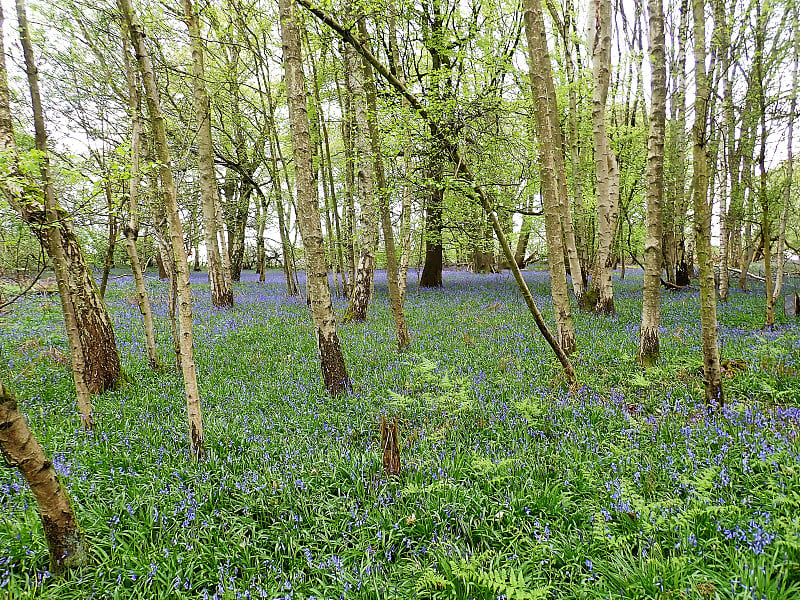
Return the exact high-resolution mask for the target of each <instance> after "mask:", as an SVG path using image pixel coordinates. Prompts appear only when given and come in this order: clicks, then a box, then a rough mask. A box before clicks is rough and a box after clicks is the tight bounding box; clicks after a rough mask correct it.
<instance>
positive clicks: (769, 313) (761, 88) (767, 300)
mask: <svg viewBox="0 0 800 600" xmlns="http://www.w3.org/2000/svg"><path fill="white" fill-rule="evenodd" d="M768 11H769V8H767V9H766V12H765V11H762V9H761V2H760V0H757V1H756V35H755V38H756V40H755V42H756V43H755V46H756V53H755V65H756V77H757V81H758V108H759V117H760V120H761V140H760V141H761V145H760V150H759V153H758V170H759V175H760V185H759V187H758V200H759V203H760V204H761V241H762V244H763V246H762V248H763V251H762V252H763V254H764V283H765V285H764V327H765V328H767V329H771V328H773V327H775V297H774V296H773V295H772V218H771V215H770V201H769V197H768V195H767V185H768V182H767V164H766V161H767V135H768V134H769V132H768V131H767V96H766V94H767V91H766V89H765V88H766V85H765V81H764V79H765V78H766V77H767V73H766V72H765V70H764V41H765V38H766V35H767V31H766V27H767V22H768V20H769V12H768Z"/></svg>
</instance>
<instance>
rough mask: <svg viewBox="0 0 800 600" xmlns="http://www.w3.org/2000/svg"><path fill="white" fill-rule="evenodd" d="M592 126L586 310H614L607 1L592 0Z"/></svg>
mask: <svg viewBox="0 0 800 600" xmlns="http://www.w3.org/2000/svg"><path fill="white" fill-rule="evenodd" d="M592 7H593V15H594V17H593V22H594V23H595V25H594V30H593V35H592V78H593V80H594V92H593V94H592V129H593V136H594V151H595V173H596V176H597V254H596V255H595V264H594V269H593V271H592V281H591V284H590V288H589V293H588V294H587V301H588V303H590V305H589V306H588V308H589V309H591V310H593V311H594V312H597V313H603V314H610V313H613V312H614V288H613V285H612V267H613V256H612V252H611V248H612V245H613V243H614V234H615V232H616V230H617V214H618V213H617V211H618V206H617V205H618V200H619V171H618V168H617V159H616V157H615V156H614V153H613V152H612V150H611V144H610V142H609V139H608V134H607V132H606V99H607V97H608V86H609V82H610V77H611V0H593V2H592Z"/></svg>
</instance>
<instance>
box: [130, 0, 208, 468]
mask: <svg viewBox="0 0 800 600" xmlns="http://www.w3.org/2000/svg"><path fill="white" fill-rule="evenodd" d="M118 4H119V7H120V11H121V12H122V15H123V18H124V19H125V23H126V25H127V27H128V34H129V36H130V40H131V43H132V44H133V47H134V51H135V54H136V59H137V61H138V63H139V71H140V74H141V76H142V81H143V83H144V87H145V90H146V92H147V109H148V112H149V114H150V123H151V126H152V130H153V138H154V141H155V147H156V157H157V158H158V165H159V166H158V170H159V174H160V177H161V185H162V187H163V193H164V205H165V209H166V212H167V223H168V225H169V235H170V241H171V243H172V254H173V256H174V258H175V267H176V274H177V287H178V297H179V303H178V319H179V325H180V351H181V371H182V373H183V385H184V395H185V397H186V412H187V417H188V427H189V449H190V452H191V455H192V457H193V458H195V459H197V460H199V459H202V458H203V457H204V456H205V443H204V440H203V417H202V414H201V409H200V394H199V389H198V385H197V370H196V369H195V363H194V343H193V339H192V292H191V289H190V287H189V263H188V260H187V257H186V249H185V248H184V246H183V225H182V224H181V220H180V216H179V213H178V200H177V189H176V187H175V181H174V179H173V176H172V167H171V163H170V156H169V146H168V144H167V135H166V129H165V126H164V116H163V114H162V112H161V104H160V99H159V93H158V88H157V87H156V79H155V73H154V71H153V65H152V62H151V61H150V54H149V53H148V50H147V46H146V45H145V42H144V38H145V35H144V32H143V31H142V27H141V24H140V23H139V21H138V19H137V18H136V17H135V15H134V13H133V9H132V8H131V2H130V0H118Z"/></svg>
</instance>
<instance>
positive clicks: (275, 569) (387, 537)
mask: <svg viewBox="0 0 800 600" xmlns="http://www.w3.org/2000/svg"><path fill="white" fill-rule="evenodd" d="M526 277H527V279H528V281H529V282H530V283H531V284H532V286H533V291H534V293H535V296H536V299H537V301H538V302H539V304H540V306H541V307H543V308H546V309H547V310H545V313H546V315H547V316H548V318H549V317H550V314H549V306H550V304H551V303H550V299H549V296H548V288H547V277H546V274H545V272H544V271H535V270H532V271H527V272H526ZM245 279H247V281H245V282H243V283H241V284H237V285H236V288H235V291H236V306H235V307H234V308H232V309H228V310H214V309H212V308H211V306H210V301H209V290H208V286H207V284H205V283H204V282H205V275H200V274H198V275H197V276H196V285H193V288H192V289H193V293H194V298H195V306H194V308H195V343H196V348H197V367H198V371H199V379H200V385H201V401H202V404H203V410H204V415H203V416H204V420H205V427H206V444H207V449H208V453H209V457H208V459H207V460H206V461H204V462H201V463H199V464H193V463H192V462H191V461H190V460H189V456H188V448H187V440H186V425H185V421H186V418H185V405H184V402H183V395H182V388H181V382H180V379H179V377H178V376H177V374H176V373H175V372H174V371H173V370H169V371H167V372H165V373H160V374H155V373H152V372H150V371H149V370H148V369H147V366H146V361H145V359H144V348H143V345H142V337H143V335H142V326H141V318H140V316H139V314H138V310H137V308H136V306H135V301H134V299H133V284H132V282H131V281H130V279H129V278H126V277H121V278H117V279H114V280H112V283H111V285H110V289H109V292H108V298H107V300H108V305H109V309H110V311H111V313H112V314H113V318H114V319H115V328H116V333H117V340H118V345H119V350H120V354H121V357H122V360H123V364H124V368H125V371H126V373H127V374H128V377H129V383H128V384H127V385H126V386H125V387H123V388H122V389H120V390H118V391H114V392H109V393H106V394H104V395H102V396H100V397H97V398H96V399H95V410H96V416H97V420H98V422H99V426H98V428H97V429H96V430H95V431H94V432H92V433H85V432H83V431H82V430H80V429H79V428H78V425H77V418H76V415H75V407H74V392H73V391H72V382H71V377H70V374H69V371H68V368H67V367H66V366H65V362H64V360H63V358H64V353H65V352H67V344H66V338H65V334H64V331H63V325H62V319H61V312H60V308H59V303H58V299H57V298H53V297H50V298H47V297H42V296H28V297H26V298H24V299H23V300H21V301H20V302H19V303H17V304H16V305H14V306H13V307H12V309H11V312H10V313H8V314H5V315H0V378H2V380H3V381H4V382H6V383H7V384H8V386H9V387H10V388H11V389H13V390H14V391H15V392H16V394H17V396H18V398H19V400H20V404H21V406H22V407H23V409H24V411H25V412H26V413H27V416H28V419H29V421H30V424H31V426H32V429H33V430H34V432H35V433H36V435H37V436H38V438H39V440H40V441H41V442H42V443H43V445H44V446H45V448H46V449H47V450H48V452H49V453H50V454H51V456H52V457H53V459H54V463H55V465H56V467H57V469H58V471H59V472H60V473H61V476H62V481H63V482H64V483H65V484H66V485H67V487H68V488H69V491H70V493H71V496H72V499H73V503H74V506H75V509H76V512H77V515H78V519H79V521H80V523H81V524H82V526H83V527H84V529H85V531H86V535H87V536H88V538H89V541H90V544H91V549H92V556H93V562H92V564H91V565H90V566H89V567H87V568H85V569H84V570H82V571H79V572H74V573H72V574H70V575H68V576H66V577H63V578H54V577H50V575H49V573H48V572H47V564H48V558H47V550H46V547H45V543H44V538H43V536H42V532H41V525H40V523H39V519H38V515H37V512H36V509H35V505H34V504H33V499H32V496H31V494H30V492H29V491H27V489H25V487H24V485H23V482H22V480H21V478H20V477H19V476H18V475H17V473H16V471H14V470H11V469H2V470H0V598H4V597H5V598H13V599H17V598H58V599H71V598H75V599H78V598H80V599H83V598H90V597H93V598H207V597H208V598H312V597H314V598H316V599H321V598H414V597H417V598H476V599H477V598H492V599H495V598H503V597H506V598H552V599H561V598H609V597H613V598H663V599H666V598H673V599H678V598H699V599H706V598H726V599H727V598H737V599H738V598H756V599H761V598H768V599H778V598H784V599H787V600H789V599H793V598H794V599H796V598H798V597H800V437H799V436H800V409H799V408H798V406H800V378H798V367H800V327H798V325H800V323H798V321H794V320H790V321H789V322H787V319H785V318H784V317H780V318H779V321H780V322H779V326H778V327H777V328H776V329H775V330H772V331H764V330H762V328H761V325H762V323H763V289H761V288H759V287H757V286H752V287H753V290H752V291H750V292H746V293H743V292H739V291H738V290H734V291H732V293H731V298H730V300H729V302H728V303H727V304H724V305H720V308H719V320H720V343H721V352H722V357H723V359H724V360H725V365H726V369H725V386H726V394H727V399H728V402H727V405H726V406H725V407H724V408H723V409H721V410H718V411H716V412H713V413H709V412H707V411H706V409H705V407H704V406H703V403H702V400H701V398H702V376H701V356H700V331H699V319H698V316H697V315H698V308H697V306H698V292H697V290H693V291H684V292H663V296H662V298H663V305H662V319H663V326H662V329H661V339H662V356H663V360H662V362H661V363H660V365H659V366H658V367H655V368H651V369H647V370H646V371H642V370H641V369H640V368H639V367H638V366H637V364H636V362H635V356H636V348H637V341H638V329H639V320H640V314H641V285H642V282H641V274H640V273H639V274H637V273H636V272H630V271H629V272H628V274H627V276H626V278H625V280H624V281H617V282H616V284H615V293H616V306H617V315H616V316H613V317H597V316H591V315H586V314H580V313H577V312H576V313H575V320H576V328H577V332H578V344H579V352H578V355H577V356H576V357H575V364H576V370H577V373H578V377H579V379H580V382H581V384H582V386H583V387H581V389H580V390H578V391H575V392H572V393H570V391H569V390H568V389H566V386H565V384H564V381H563V378H562V377H561V376H560V375H559V368H558V364H557V363H556V361H555V360H554V358H553V356H552V354H551V353H550V352H549V351H548V350H547V348H546V347H545V344H544V342H543V340H542V338H541V336H540V335H539V334H538V332H537V331H536V330H535V327H534V324H533V322H532V320H531V318H530V316H529V314H528V313H527V312H526V310H525V307H524V304H523V302H522V300H521V297H520V295H519V293H518V291H517V289H516V287H515V284H514V281H513V279H511V278H510V277H509V276H508V275H507V274H501V275H485V276H477V275H471V274H467V273H461V272H447V273H446V274H445V287H444V289H442V290H436V291H418V290H417V287H416V276H415V275H413V274H412V275H411V279H412V285H411V287H410V289H409V295H408V299H407V303H406V315H407V318H408V322H409V327H410V330H411V334H412V336H413V343H412V350H411V352H409V353H406V354H403V355H398V354H397V353H396V352H395V350H394V335H393V331H392V322H391V319H390V313H389V308H388V300H387V294H386V288H385V275H383V277H382V278H380V277H379V281H378V284H377V286H376V288H377V289H376V291H377V299H376V301H375V302H374V304H373V306H372V307H371V309H370V318H369V321H368V322H367V323H365V324H355V325H347V326H344V327H341V328H340V338H341V340H342V345H343V348H344V353H345V358H346V360H347V364H348V368H349V371H350V375H351V378H352V379H353V381H354V384H355V385H354V390H353V392H352V394H351V395H349V396H346V397H341V398H336V399H333V398H330V397H327V396H326V395H325V394H324V393H323V391H322V386H321V382H320V373H319V365H318V361H317V358H316V354H315V343H314V338H313V332H312V328H311V321H310V317H309V315H308V310H307V307H306V304H305V302H304V301H302V300H299V299H295V298H290V297H288V296H287V295H286V293H285V292H284V285H283V283H282V275H281V274H280V273H270V274H269V276H268V281H267V283H265V284H260V283H257V282H256V278H255V277H254V276H253V275H252V274H248V275H246V276H245ZM148 285H149V288H150V293H151V295H152V297H153V299H154V301H155V308H156V313H157V317H158V328H159V343H160V351H161V353H162V357H164V358H168V357H169V348H170V344H169V342H168V326H167V323H166V320H165V314H166V292H165V286H164V284H163V283H162V282H159V281H157V280H151V281H150V282H149V283H148ZM751 285H752V284H751ZM344 306H345V305H344V301H343V300H342V299H341V298H339V299H338V300H337V301H336V308H337V311H338V312H339V313H340V314H341V312H342V311H343V309H344ZM778 310H779V312H780V307H779V309H778ZM381 414H387V415H390V416H391V415H397V416H399V417H400V420H401V421H400V422H401V426H400V429H401V432H400V433H401V438H402V456H401V459H402V473H401V475H400V476H399V477H398V478H394V479H386V478H385V477H384V476H383V475H382V468H381V452H380V448H379V440H378V428H377V423H378V419H379V416H380V415H381Z"/></svg>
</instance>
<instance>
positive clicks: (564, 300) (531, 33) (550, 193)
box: [523, 0, 581, 354]
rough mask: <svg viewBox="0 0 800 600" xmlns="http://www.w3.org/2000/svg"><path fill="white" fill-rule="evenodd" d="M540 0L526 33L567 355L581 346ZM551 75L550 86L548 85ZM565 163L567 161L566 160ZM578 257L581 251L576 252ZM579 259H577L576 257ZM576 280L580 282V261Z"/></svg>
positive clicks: (531, 8)
mask: <svg viewBox="0 0 800 600" xmlns="http://www.w3.org/2000/svg"><path fill="white" fill-rule="evenodd" d="M539 1H540V0H524V1H523V10H524V18H525V34H526V36H527V39H528V72H529V74H530V80H531V90H532V92H533V100H534V111H533V112H534V115H535V119H536V131H537V133H538V136H537V138H538V142H539V143H538V150H539V160H540V161H541V166H540V170H541V176H542V199H543V203H544V213H545V216H544V218H545V235H546V237H547V256H548V263H549V265H550V292H551V295H552V297H553V309H554V310H553V312H554V314H555V319H556V335H557V336H558V343H559V345H560V346H561V348H562V349H563V350H564V352H566V353H567V354H571V353H572V352H574V351H575V350H576V348H577V346H576V341H575V326H574V324H573V322H572V309H571V308H570V304H569V292H568V288H567V271H566V267H565V265H564V250H565V248H564V236H563V230H562V226H561V218H560V217H561V211H560V210H559V199H558V193H559V190H558V176H557V173H556V159H555V152H557V151H558V152H560V151H561V148H560V147H559V148H558V149H557V148H556V144H555V139H554V138H555V133H554V131H553V124H554V122H555V120H554V113H556V114H557V109H558V107H557V105H556V98H555V96H554V95H551V93H550V90H551V89H553V85H552V72H551V70H550V69H551V67H550V56H549V55H548V53H547V41H546V39H545V30H544V19H543V17H542V7H541V4H540V3H539ZM548 78H549V79H550V82H549V83H550V85H548V81H547V80H548ZM562 166H563V163H562ZM575 258H576V259H577V253H576V254H575ZM576 262H577V260H576ZM577 266H578V273H574V274H573V281H574V280H576V279H577V280H578V282H579V283H580V281H581V276H580V263H577Z"/></svg>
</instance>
